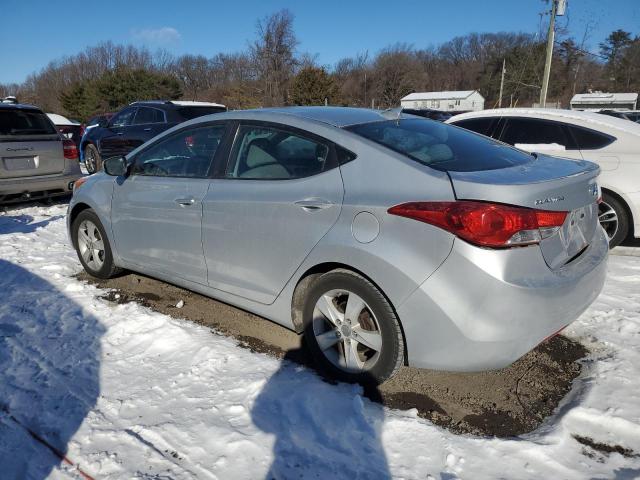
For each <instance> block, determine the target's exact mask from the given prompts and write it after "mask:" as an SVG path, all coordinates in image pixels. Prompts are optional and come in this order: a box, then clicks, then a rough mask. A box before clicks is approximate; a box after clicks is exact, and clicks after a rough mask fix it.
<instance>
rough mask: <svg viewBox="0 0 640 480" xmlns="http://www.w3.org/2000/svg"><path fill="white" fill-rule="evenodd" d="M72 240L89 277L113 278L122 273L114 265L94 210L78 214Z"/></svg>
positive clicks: (109, 247) (73, 227) (107, 240)
mask: <svg viewBox="0 0 640 480" xmlns="http://www.w3.org/2000/svg"><path fill="white" fill-rule="evenodd" d="M71 239H72V241H73V246H74V247H75V249H76V252H77V253H78V258H79V259H80V263H82V266H83V267H84V269H85V270H86V271H87V273H88V274H89V275H93V276H94V277H98V278H111V277H113V276H114V275H115V274H117V273H118V272H119V271H120V269H119V268H118V267H116V266H115V264H114V263H113V254H112V252H111V245H109V239H108V238H107V235H106V233H105V231H104V227H103V226H102V223H101V222H100V219H99V218H98V215H96V213H95V212H94V211H93V210H91V209H87V210H83V211H82V212H80V213H79V214H78V216H77V217H76V219H75V220H74V221H73V225H72V226H71Z"/></svg>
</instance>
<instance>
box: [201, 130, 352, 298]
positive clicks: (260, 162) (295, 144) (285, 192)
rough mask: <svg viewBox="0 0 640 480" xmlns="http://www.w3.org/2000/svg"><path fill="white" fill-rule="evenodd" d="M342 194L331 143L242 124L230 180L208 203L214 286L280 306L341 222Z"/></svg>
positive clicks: (222, 181) (217, 184) (207, 245)
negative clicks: (317, 249)
mask: <svg viewBox="0 0 640 480" xmlns="http://www.w3.org/2000/svg"><path fill="white" fill-rule="evenodd" d="M343 193H344V189H343V185H342V177H341V175H340V169H339V168H338V162H337V160H336V154H335V147H334V146H333V145H331V143H330V142H328V141H326V140H323V139H321V138H317V137H315V136H312V135H310V134H306V133H304V132H299V131H297V130H290V129H287V128H286V127H283V126H276V125H264V124H263V125H252V124H241V125H240V127H239V129H238V132H237V134H236V137H235V142H234V145H233V148H232V150H231V154H230V161H229V164H228V165H227V167H226V172H225V176H224V178H218V179H214V180H213V181H212V182H211V185H210V187H209V191H208V192H207V195H206V197H205V199H204V202H203V244H204V253H205V257H206V259H207V266H208V272H209V276H208V279H209V285H211V286H212V287H214V288H217V289H219V290H223V291H226V292H229V293H233V294H235V295H239V296H242V297H245V298H248V299H251V300H254V301H257V302H261V303H267V304H268V303H271V302H273V301H274V300H275V298H276V297H277V295H278V294H279V293H280V291H281V290H282V289H283V288H284V286H285V284H286V283H287V281H288V280H289V279H290V278H291V276H292V275H293V274H294V272H295V271H296V269H297V268H298V267H299V266H300V264H301V263H302V262H303V260H304V259H305V257H306V256H307V255H308V254H309V253H310V252H311V250H312V249H313V247H314V246H315V245H316V244H317V243H318V242H319V241H320V239H321V238H322V237H323V236H324V235H325V234H326V233H327V232H328V231H329V229H330V228H331V227H332V226H333V224H334V223H335V222H336V220H337V219H338V215H339V214H340V209H341V206H342V198H343Z"/></svg>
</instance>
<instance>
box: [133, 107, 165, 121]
mask: <svg viewBox="0 0 640 480" xmlns="http://www.w3.org/2000/svg"><path fill="white" fill-rule="evenodd" d="M146 123H164V113H163V112H162V110H158V109H156V108H149V107H138V112H137V113H136V118H135V120H134V121H133V124H134V125H142V124H146Z"/></svg>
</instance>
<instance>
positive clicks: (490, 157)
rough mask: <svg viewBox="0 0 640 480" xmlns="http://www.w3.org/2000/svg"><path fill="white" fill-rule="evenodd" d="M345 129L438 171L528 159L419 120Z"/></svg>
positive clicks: (496, 165)
mask: <svg viewBox="0 0 640 480" xmlns="http://www.w3.org/2000/svg"><path fill="white" fill-rule="evenodd" d="M347 130H350V131H352V132H354V133H356V134H358V135H361V136H363V137H365V138H368V139H369V140H372V141H374V142H376V143H379V144H381V145H384V146H385V147H388V148H390V149H391V150H394V151H396V152H399V153H402V154H404V155H406V156H407V157H409V158H411V159H413V160H415V161H417V162H420V163H422V164H423V165H427V166H429V167H431V168H434V169H436V170H441V171H452V172H472V171H479V170H496V169H499V168H507V167H513V166H515V165H523V164H525V163H528V162H530V161H531V160H532V156H531V155H530V154H527V153H524V152H522V151H520V150H517V149H515V148H512V147H509V146H508V145H505V144H503V143H500V142H496V141H494V140H491V139H490V138H486V137H483V136H481V135H478V134H476V133H473V132H470V131H467V130H464V129H462V128H457V127H452V126H450V125H446V124H442V123H437V122H425V121H424V120H419V119H404V120H389V121H383V122H373V123H364V124H359V125H353V126H351V127H347Z"/></svg>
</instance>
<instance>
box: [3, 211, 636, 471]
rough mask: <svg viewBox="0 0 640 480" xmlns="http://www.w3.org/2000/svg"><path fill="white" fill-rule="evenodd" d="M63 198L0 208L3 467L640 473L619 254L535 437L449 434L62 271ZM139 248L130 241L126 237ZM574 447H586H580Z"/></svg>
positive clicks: (629, 302)
mask: <svg viewBox="0 0 640 480" xmlns="http://www.w3.org/2000/svg"><path fill="white" fill-rule="evenodd" d="M64 214H65V207H64V206H59V205H57V206H52V207H29V208H23V209H19V210H12V211H9V212H7V213H6V214H4V215H0V296H1V298H2V302H0V465H1V466H2V470H1V472H2V473H0V476H1V477H2V478H3V479H12V478H16V479H24V478H35V479H41V478H54V479H59V478H65V479H66V478H83V477H82V476H81V474H80V472H79V470H78V469H77V468H76V467H75V466H70V465H68V464H65V463H62V464H61V463H60V461H59V459H58V458H57V457H56V456H55V455H54V454H53V453H52V452H51V451H50V450H49V449H47V448H46V447H45V446H43V444H42V443H40V442H37V441H36V440H34V438H33V437H32V436H31V435H30V434H29V433H28V431H27V430H25V428H28V429H30V430H31V431H32V432H34V433H35V434H37V435H38V436H40V437H42V438H43V439H45V440H46V441H47V442H48V443H49V444H50V445H52V446H53V447H54V448H56V449H57V450H59V451H61V452H66V457H67V458H68V459H69V461H70V462H71V463H73V464H78V465H79V467H80V469H81V470H82V472H84V473H85V474H87V475H90V476H92V477H94V478H106V479H121V478H148V479H151V478H153V479H164V478H172V479H191V478H198V479H207V480H208V479H255V478H278V479H289V478H319V479H325V478H336V479H341V478H345V479H368V478H371V479H374V478H375V479H381V478H387V477H394V478H406V479H414V478H415V479H455V478H461V479H483V478H509V479H530V478H554V479H559V478H562V479H582V478H614V477H615V478H620V479H622V478H640V457H637V456H636V457H628V456H622V455H621V454H619V453H611V454H608V455H607V454H602V453H598V452H595V451H593V450H590V449H588V448H587V447H584V446H583V445H581V444H580V443H578V442H577V441H576V440H575V439H574V437H573V435H578V436H583V437H590V438H592V439H593V440H594V441H595V442H600V443H605V444H609V445H620V446H622V447H624V448H628V449H631V450H633V452H635V453H640V391H639V390H640V389H639V388H638V384H639V379H640V351H639V350H640V349H639V346H640V257H638V256H633V255H625V253H629V252H631V253H633V251H632V250H629V249H627V250H619V251H618V252H616V253H619V254H617V255H612V256H611V257H610V260H609V278H608V281H607V284H606V287H605V291H604V292H603V294H602V295H601V296H600V298H599V299H598V300H597V301H596V303H594V305H593V306H592V307H591V308H590V309H589V310H588V311H587V312H586V313H585V314H584V315H583V316H582V317H581V318H580V319H579V320H578V321H577V322H576V323H574V324H573V326H572V327H571V328H570V329H569V335H570V336H572V337H574V338H578V339H580V340H581V341H582V342H583V343H585V344H586V345H587V346H588V347H589V348H590V349H591V350H592V352H593V353H592V355H591V356H590V358H589V360H588V361H587V362H586V368H585V371H584V373H583V375H582V376H581V377H580V378H579V379H578V380H577V381H576V383H575V386H574V389H573V391H572V393H571V394H570V395H569V397H568V398H567V399H566V400H565V402H564V403H563V404H562V405H561V406H560V408H559V409H558V412H557V414H556V415H555V416H554V417H553V418H551V419H549V420H548V421H547V422H546V423H545V424H543V426H542V427H541V428H539V429H538V430H537V431H535V432H533V433H531V434H529V435H525V436H522V437H518V438H513V439H506V440H505V439H495V438H478V437H472V436H459V435H454V434H451V433H449V432H448V431H446V430H443V429H441V428H438V427H436V426H434V425H432V424H430V423H429V422H427V421H425V420H422V419H420V418H418V417H417V416H416V412H415V411H405V412H402V411H396V410H389V409H384V408H382V407H380V406H379V405H377V404H374V403H372V402H370V401H369V400H367V399H363V398H362V397H361V395H360V393H361V391H360V388H359V387H356V386H352V385H337V386H336V385H330V384H328V383H325V382H323V381H321V380H320V379H319V378H318V377H317V376H316V375H315V374H314V373H312V372H310V371H308V370H305V369H304V368H302V367H299V366H297V365H295V364H292V363H289V362H287V361H284V362H281V361H278V360H276V359H274V358H271V357H269V356H266V355H262V354H257V353H252V352H250V351H248V350H246V349H243V348H240V347H238V346H237V344H236V343H235V341H233V340H231V339H228V338H226V337H223V336H220V335H217V334H215V333H213V332H211V331H210V330H209V329H207V328H204V327H201V326H197V325H195V324H192V323H189V322H186V321H181V320H175V319H172V318H170V317H167V316H165V315H162V314H159V313H155V312H152V311H150V310H148V309H147V308H144V307H142V306H140V305H137V304H133V303H130V304H124V305H114V304H112V303H108V302H107V301H104V300H102V299H100V298H99V296H100V295H102V294H104V292H103V291H100V290H99V289H97V288H95V287H93V286H89V285H87V284H85V283H82V282H80V281H78V280H76V279H75V278H73V275H74V274H75V273H76V272H78V271H79V270H80V265H79V263H78V261H77V259H76V256H75V253H74V252H73V250H72V249H71V247H70V246H69V244H68V242H67V236H66V231H65V222H64ZM141 241H142V239H141ZM585 453H588V454H589V455H586V454H585Z"/></svg>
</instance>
